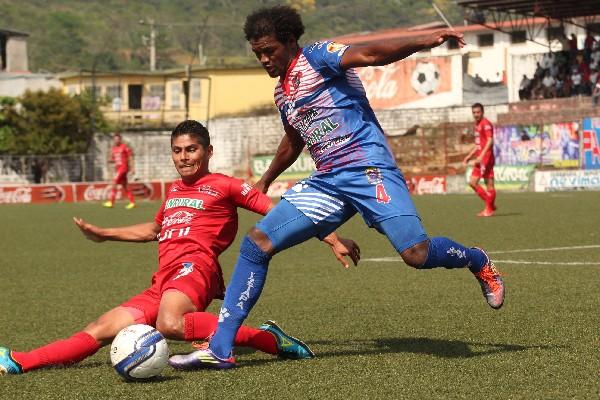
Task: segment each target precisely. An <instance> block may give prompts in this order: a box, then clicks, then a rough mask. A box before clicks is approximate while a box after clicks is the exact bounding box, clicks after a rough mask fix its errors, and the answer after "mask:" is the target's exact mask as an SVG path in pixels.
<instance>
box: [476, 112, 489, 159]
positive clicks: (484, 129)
mask: <svg viewBox="0 0 600 400" xmlns="http://www.w3.org/2000/svg"><path fill="white" fill-rule="evenodd" d="M493 138H494V127H493V126H492V123H491V122H490V121H489V120H488V119H487V118H482V119H481V121H479V123H477V124H475V145H476V146H477V153H476V156H477V157H479V156H480V155H481V151H482V150H483V149H484V147H485V145H486V144H487V143H488V141H489V140H490V139H493ZM482 158H483V161H484V162H485V161H486V160H490V159H493V158H494V146H492V147H490V148H489V150H488V151H487V152H486V154H484V155H483V157H482Z"/></svg>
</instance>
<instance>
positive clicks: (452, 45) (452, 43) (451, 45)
mask: <svg viewBox="0 0 600 400" xmlns="http://www.w3.org/2000/svg"><path fill="white" fill-rule="evenodd" d="M458 48H459V46H458V40H456V39H454V38H450V39H448V50H456V49H458Z"/></svg>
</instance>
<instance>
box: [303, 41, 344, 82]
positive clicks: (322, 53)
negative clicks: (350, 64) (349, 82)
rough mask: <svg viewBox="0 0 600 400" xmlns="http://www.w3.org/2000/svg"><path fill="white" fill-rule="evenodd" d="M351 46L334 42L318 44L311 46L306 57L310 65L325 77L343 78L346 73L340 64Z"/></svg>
mask: <svg viewBox="0 0 600 400" xmlns="http://www.w3.org/2000/svg"><path fill="white" fill-rule="evenodd" d="M348 48H349V46H347V45H345V44H341V43H336V42H333V41H327V42H317V43H315V44H313V45H312V46H310V47H309V48H308V50H307V51H306V53H305V57H306V59H307V60H308V62H309V63H310V65H311V66H312V67H313V68H314V69H315V70H316V71H317V72H319V73H320V74H321V75H323V76H325V77H334V76H341V75H344V74H345V73H346V71H345V70H343V69H342V67H341V66H340V63H341V61H342V56H343V55H344V53H345V52H346V50H348Z"/></svg>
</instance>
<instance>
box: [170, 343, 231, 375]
mask: <svg viewBox="0 0 600 400" xmlns="http://www.w3.org/2000/svg"><path fill="white" fill-rule="evenodd" d="M199 347H200V349H199V350H196V351H194V352H192V353H190V354H181V355H176V356H173V357H171V358H169V365H170V366H171V367H173V368H175V369H179V370H184V371H191V370H196V369H228V368H233V367H235V366H236V364H235V358H233V357H229V358H227V359H221V358H219V357H217V356H215V355H214V354H213V352H212V351H211V350H210V349H209V348H208V342H205V343H202V345H200V346H199Z"/></svg>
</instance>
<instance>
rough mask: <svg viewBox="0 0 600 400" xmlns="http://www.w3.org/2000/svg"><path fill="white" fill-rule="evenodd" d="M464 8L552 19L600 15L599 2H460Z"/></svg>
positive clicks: (461, 0)
mask: <svg viewBox="0 0 600 400" xmlns="http://www.w3.org/2000/svg"><path fill="white" fill-rule="evenodd" d="M458 5H459V6H461V7H464V8H470V9H478V10H489V11H495V12H504V13H511V14H521V15H529V16H536V17H545V18H552V19H560V20H562V19H565V18H577V17H589V16H594V15H597V14H599V13H600V8H599V7H598V0H577V1H565V0H458Z"/></svg>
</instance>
